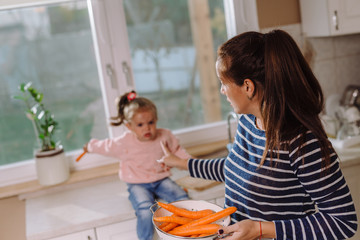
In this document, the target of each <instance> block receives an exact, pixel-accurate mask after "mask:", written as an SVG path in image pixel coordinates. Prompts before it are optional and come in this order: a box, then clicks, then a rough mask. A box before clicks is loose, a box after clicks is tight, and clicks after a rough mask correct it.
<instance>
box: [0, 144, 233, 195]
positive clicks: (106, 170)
mask: <svg viewBox="0 0 360 240" xmlns="http://www.w3.org/2000/svg"><path fill="white" fill-rule="evenodd" d="M226 144H227V141H217V142H213V143H207V144H202V145H197V146H194V147H188V148H186V150H187V151H188V153H189V154H191V155H192V156H194V157H205V156H206V157H210V158H211V155H212V154H217V153H219V152H226ZM118 169H119V164H118V163H112V164H107V165H103V166H100V167H95V168H89V169H84V170H79V171H74V172H71V173H70V177H69V179H68V180H67V181H65V182H63V183H60V184H57V185H53V186H42V185H40V184H39V183H38V181H37V180H33V181H28V182H24V183H18V184H14V185H9V186H5V187H0V199H3V198H8V197H13V196H19V198H20V200H23V199H26V198H31V197H35V196H38V195H42V194H45V193H50V192H56V191H60V190H64V189H69V188H74V187H79V186H81V185H88V184H89V183H92V182H94V183H95V182H96V183H98V182H101V181H109V180H110V179H113V178H117V177H118V176H117V175H118Z"/></svg>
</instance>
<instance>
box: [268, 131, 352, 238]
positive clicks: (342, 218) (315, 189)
mask: <svg viewBox="0 0 360 240" xmlns="http://www.w3.org/2000/svg"><path fill="white" fill-rule="evenodd" d="M299 140H300V139H299V138H298V139H295V140H293V141H292V142H291V148H292V149H293V150H292V152H290V158H291V166H292V168H293V171H294V174H295V175H296V176H297V177H298V180H299V181H300V183H301V184H302V186H303V187H304V189H305V191H306V192H307V193H308V194H309V195H310V197H311V199H312V200H313V201H314V202H315V204H316V206H317V208H318V211H317V212H316V213H314V214H311V215H308V216H306V217H303V218H298V219H291V220H278V221H274V223H275V226H276V239H277V240H282V239H347V238H350V237H352V236H353V235H354V234H355V232H356V230H357V225H358V223H357V217H356V212H355V207H354V203H353V200H352V197H351V194H350V190H349V188H348V186H347V184H346V181H345V179H344V176H343V174H342V172H341V169H340V167H339V162H338V157H337V155H336V153H335V152H334V151H333V149H331V151H332V154H331V163H330V165H329V166H328V168H327V170H326V171H324V169H322V159H321V156H322V153H321V151H320V146H319V142H318V140H317V139H316V138H315V136H314V135H313V134H311V133H310V132H308V133H307V134H306V140H305V144H304V145H302V147H301V148H300V149H298V148H297V147H296V146H298V145H299V142H298V141H299ZM299 151H300V152H303V153H305V154H299Z"/></svg>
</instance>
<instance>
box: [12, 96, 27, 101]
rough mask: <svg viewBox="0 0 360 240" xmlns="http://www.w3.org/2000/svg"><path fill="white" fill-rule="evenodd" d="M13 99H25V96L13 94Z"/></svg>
mask: <svg viewBox="0 0 360 240" xmlns="http://www.w3.org/2000/svg"><path fill="white" fill-rule="evenodd" d="M13 98H14V99H19V100H23V101H26V99H27V98H26V97H23V96H13Z"/></svg>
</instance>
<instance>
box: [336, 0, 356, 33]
mask: <svg viewBox="0 0 360 240" xmlns="http://www.w3.org/2000/svg"><path fill="white" fill-rule="evenodd" d="M329 14H330V16H329V17H330V18H331V19H329V20H330V21H332V24H331V34H332V35H342V34H348V33H359V32H360V24H359V22H360V1H359V0H329Z"/></svg>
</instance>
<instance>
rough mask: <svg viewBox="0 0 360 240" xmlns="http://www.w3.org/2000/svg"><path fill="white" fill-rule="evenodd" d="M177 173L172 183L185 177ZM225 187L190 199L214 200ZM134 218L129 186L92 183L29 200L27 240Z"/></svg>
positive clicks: (193, 193) (114, 181)
mask: <svg viewBox="0 0 360 240" xmlns="http://www.w3.org/2000/svg"><path fill="white" fill-rule="evenodd" d="M186 174H187V172H186V171H180V172H175V173H174V176H173V177H172V178H173V179H178V178H180V177H182V176H184V175H186ZM224 191H225V189H224V185H223V184H220V185H217V186H215V187H212V188H210V189H207V190H204V191H201V192H197V191H194V190H189V197H190V198H191V199H203V200H208V199H214V198H219V197H223V196H224ZM132 218H135V214H134V210H133V208H132V206H131V203H130V201H129V200H128V192H127V188H126V184H125V183H124V182H122V181H120V180H119V179H117V178H114V179H112V180H110V181H107V182H100V183H91V185H88V186H82V187H80V188H74V189H67V190H64V191H60V192H54V193H49V194H45V195H42V196H36V197H32V198H28V199H26V235H27V240H43V239H48V238H52V237H57V236H61V235H65V234H69V233H73V232H79V231H83V230H86V229H91V228H95V227H99V226H104V225H108V224H112V223H117V222H121V221H125V220H129V219H132Z"/></svg>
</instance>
